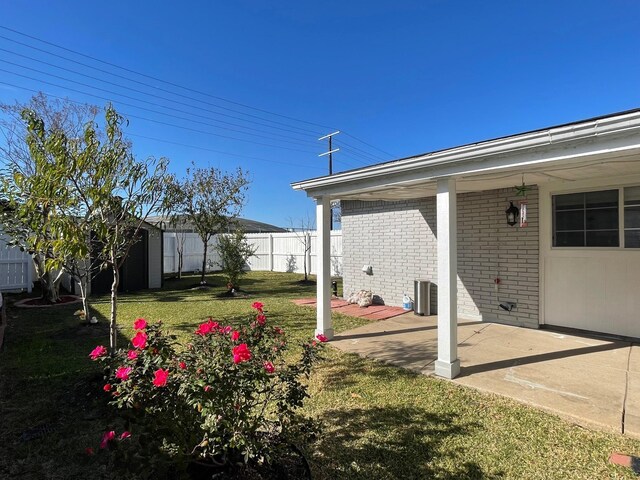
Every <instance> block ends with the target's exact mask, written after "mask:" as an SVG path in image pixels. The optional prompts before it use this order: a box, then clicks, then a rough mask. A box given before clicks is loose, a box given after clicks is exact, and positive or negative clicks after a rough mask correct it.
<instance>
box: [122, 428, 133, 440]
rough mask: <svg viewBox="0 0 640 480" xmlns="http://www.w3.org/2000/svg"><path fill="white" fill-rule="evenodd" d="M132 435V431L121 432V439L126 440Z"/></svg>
mask: <svg viewBox="0 0 640 480" xmlns="http://www.w3.org/2000/svg"><path fill="white" fill-rule="evenodd" d="M130 437H131V432H128V431H126V430H125V431H124V432H122V433H121V434H120V440H126V439H127V438H130Z"/></svg>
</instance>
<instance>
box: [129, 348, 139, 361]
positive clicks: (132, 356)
mask: <svg viewBox="0 0 640 480" xmlns="http://www.w3.org/2000/svg"><path fill="white" fill-rule="evenodd" d="M127 358H128V359H129V360H135V359H136V358H138V352H136V351H135V350H129V351H128V352H127Z"/></svg>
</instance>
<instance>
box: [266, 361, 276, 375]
mask: <svg viewBox="0 0 640 480" xmlns="http://www.w3.org/2000/svg"><path fill="white" fill-rule="evenodd" d="M264 369H265V371H266V372H267V373H273V372H275V371H276V367H274V366H273V363H271V362H264Z"/></svg>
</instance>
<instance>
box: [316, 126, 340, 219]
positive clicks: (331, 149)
mask: <svg viewBox="0 0 640 480" xmlns="http://www.w3.org/2000/svg"><path fill="white" fill-rule="evenodd" d="M339 133H340V130H336V131H335V132H333V133H330V134H329V135H325V136H324V137H320V138H319V139H318V140H324V139H325V138H328V139H329V150H328V151H326V152H324V153H321V154H320V155H318V156H319V157H324V156H325V155H329V175H333V154H334V153H335V152H339V151H340V149H339V148H335V149H334V148H333V145H332V144H331V140H332V139H333V136H334V135H338V134H339ZM329 218H330V220H329V221H330V224H329V230H333V208H330V209H329Z"/></svg>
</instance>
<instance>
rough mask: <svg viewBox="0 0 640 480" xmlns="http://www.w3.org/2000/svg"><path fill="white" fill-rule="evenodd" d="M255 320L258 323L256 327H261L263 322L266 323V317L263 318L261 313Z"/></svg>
mask: <svg viewBox="0 0 640 480" xmlns="http://www.w3.org/2000/svg"><path fill="white" fill-rule="evenodd" d="M256 320H257V321H258V325H260V326H262V325H264V324H265V322H266V321H267V317H265V316H264V315H263V314H262V313H261V314H260V315H258V316H257V317H256Z"/></svg>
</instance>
